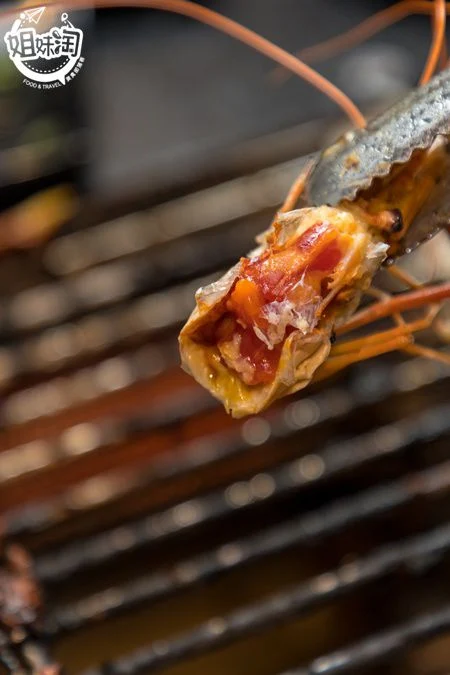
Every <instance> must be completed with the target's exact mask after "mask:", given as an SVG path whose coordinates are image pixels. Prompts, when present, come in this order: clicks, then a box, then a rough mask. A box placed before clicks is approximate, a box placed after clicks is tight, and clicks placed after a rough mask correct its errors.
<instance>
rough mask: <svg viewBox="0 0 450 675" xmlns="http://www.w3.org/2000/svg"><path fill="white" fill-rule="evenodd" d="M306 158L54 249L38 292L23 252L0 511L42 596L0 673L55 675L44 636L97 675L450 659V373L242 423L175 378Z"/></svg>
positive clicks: (7, 329) (418, 367)
mask: <svg viewBox="0 0 450 675" xmlns="http://www.w3.org/2000/svg"><path fill="white" fill-rule="evenodd" d="M306 145H307V144H306V141H305V151H307V150H309V149H310V148H308V147H306ZM298 165H299V163H298V161H296V160H288V161H284V162H282V163H279V164H277V165H274V166H271V167H269V168H261V170H260V171H259V172H256V173H255V174H254V175H253V176H250V177H241V178H236V179H235V180H231V181H228V182H227V183H226V184H222V185H218V186H216V187H212V188H208V189H205V190H201V191H197V192H196V193H195V194H191V195H187V196H184V197H177V198H176V199H174V200H173V201H169V202H167V203H165V204H157V205H154V206H152V207H151V208H149V209H147V210H143V211H139V212H136V213H133V212H131V213H129V214H127V215H126V216H123V215H122V216H121V217H120V218H119V217H117V218H115V219H114V220H113V221H111V222H108V223H103V222H102V223H94V222H93V223H92V224H91V225H90V226H86V227H84V228H83V229H82V230H79V231H76V232H73V233H70V234H64V233H63V234H62V235H61V236H59V237H57V238H56V239H54V240H53V241H52V242H50V243H49V244H48V245H46V246H44V247H42V249H41V250H39V251H38V252H37V253H36V255H37V256H38V257H39V260H40V263H41V267H40V272H39V274H36V278H32V279H31V280H30V278H29V277H27V281H26V282H25V280H24V279H22V277H21V270H20V267H21V265H22V262H23V261H21V262H20V265H19V266H18V267H14V265H17V260H16V259H15V257H14V256H11V261H10V262H11V265H12V268H13V270H15V271H14V273H13V274H12V277H13V282H14V283H13V286H14V284H15V286H14V288H13V293H12V295H11V298H10V299H9V300H8V303H7V305H6V309H5V312H4V314H3V318H2V323H1V326H0V328H1V331H2V332H1V339H2V350H1V353H0V365H3V366H4V367H3V368H1V369H0V371H1V375H0V377H1V385H2V387H3V392H4V405H3V408H2V412H1V414H2V421H3V427H4V428H3V430H2V432H1V434H0V482H1V490H2V494H1V498H0V499H1V510H2V517H3V523H4V531H5V533H6V536H7V537H9V539H10V540H13V541H18V542H20V543H23V544H25V545H26V546H27V547H28V548H29V549H30V550H31V552H32V555H33V560H34V567H35V573H36V577H37V579H38V581H39V583H40V584H42V586H43V588H44V589H45V591H46V603H45V612H44V615H43V618H42V619H41V620H40V621H38V622H34V620H33V621H29V622H28V623H27V625H26V626H25V632H22V633H20V635H18V634H16V633H14V631H11V630H10V627H9V626H4V625H3V624H2V625H0V653H1V660H2V664H3V666H4V669H5V670H6V671H8V672H11V673H15V675H18V674H19V672H20V673H22V672H23V671H27V670H28V671H32V672H41V670H40V669H42V667H43V666H44V665H45V667H47V668H52V667H53V666H52V665H51V664H52V663H53V661H52V659H51V658H50V656H49V655H48V653H47V651H46V648H45V645H47V643H48V644H50V645H51V647H52V649H53V650H54V652H55V654H56V655H57V657H58V660H61V661H62V662H64V663H65V665H67V668H68V671H69V672H73V673H76V672H79V673H83V674H84V675H88V674H89V675H99V674H100V673H101V674H102V675H103V674H106V673H110V674H112V675H120V674H128V675H134V674H135V673H138V672H157V671H159V670H162V669H170V672H173V673H176V674H178V675H184V674H185V673H186V674H189V675H190V673H191V672H192V673H194V672H195V673H197V672H198V671H199V668H198V664H199V663H200V670H205V672H209V671H211V670H212V671H213V672H222V670H223V672H225V670H226V671H227V672H230V671H236V672H244V670H245V672H246V673H255V675H256V674H257V675H276V674H279V673H283V674H284V675H294V673H295V674H297V675H307V674H308V675H313V674H314V675H316V674H317V675H319V673H330V674H331V673H345V672H353V671H358V672H376V673H383V675H384V674H385V673H386V672H388V673H389V674H391V673H400V672H401V673H405V672H406V673H412V674H413V675H416V674H417V675H425V673H432V672H439V671H440V670H442V669H444V670H445V668H446V666H447V665H448V659H447V660H445V659H444V660H443V661H442V659H441V660H440V661H439V658H438V656H436V654H437V653H438V652H439V650H438V649H437V648H436V650H435V651H436V654H435V652H434V651H433V645H434V644H435V642H434V641H433V638H436V637H437V636H439V635H442V636H443V637H442V639H443V640H444V641H445V650H447V652H448V645H449V644H450V643H449V642H448V637H446V634H447V633H448V632H449V628H450V624H449V617H450V610H449V608H448V604H447V603H448V600H449V597H450V588H449V586H448V573H447V570H448V560H449V553H450V525H449V523H448V522H447V521H448V518H447V514H448V507H449V504H450V462H449V457H448V439H449V437H450V405H449V403H448V400H447V398H448V397H447V391H448V382H449V377H450V371H449V369H448V368H446V367H444V366H443V365H439V364H435V363H431V362H426V361H423V360H421V359H412V360H409V361H404V360H403V359H400V358H398V357H396V356H393V357H392V358H391V357H389V358H387V357H385V358H383V359H379V360H377V361H374V362H373V363H367V364H362V365H360V366H358V367H355V368H353V369H352V370H351V371H349V373H348V374H346V375H344V377H341V378H340V379H338V380H336V381H334V382H332V383H325V384H324V385H322V386H321V387H316V388H315V389H314V390H312V393H309V392H307V393H306V394H303V395H299V396H297V397H295V398H292V399H288V400H283V401H281V402H280V403H279V404H278V405H277V406H276V407H274V408H273V409H272V410H270V411H268V412H267V413H266V414H264V415H261V416H258V417H256V418H252V419H249V420H246V421H232V420H230V419H229V418H228V417H226V415H225V414H224V413H223V412H222V411H221V409H220V408H219V407H218V405H217V404H216V403H215V402H214V401H212V399H211V398H210V397H209V396H208V395H206V394H205V392H203V391H202V390H201V389H200V388H199V387H197V386H196V385H195V384H194V383H193V382H192V381H191V379H190V378H188V377H187V376H185V375H183V374H182V373H181V372H180V371H179V369H178V367H177V352H176V331H177V328H178V327H179V325H180V323H181V322H182V321H183V319H184V318H185V316H186V315H187V313H188V311H189V310H190V307H191V304H192V294H193V291H194V289H195V288H196V287H197V286H198V285H201V284H202V283H205V282H206V281H207V279H209V278H210V275H211V273H213V272H214V270H216V269H223V268H224V267H225V266H226V265H227V264H228V263H229V262H230V261H232V260H233V259H234V258H235V257H236V256H237V255H239V254H240V253H242V252H243V251H245V250H246V249H248V248H249V247H250V245H251V240H252V237H253V236H254V234H256V233H257V232H258V230H260V229H262V228H263V227H264V226H265V224H266V222H267V218H268V214H269V213H270V211H271V210H273V208H274V206H275V205H276V204H277V203H278V202H279V200H280V198H281V196H282V195H283V193H284V192H285V189H286V187H287V185H288V184H289V182H290V181H291V179H292V176H293V175H294V174H295V173H296V171H297V170H298ZM268 187H270V190H269V189H268ZM244 218H245V226H244V221H243V219H244ZM181 223H183V228H184V229H181V225H180V224H181ZM85 251H89V255H87V254H86V255H84V252H85ZM42 269H44V270H45V274H44V275H43V274H42ZM200 275H208V276H200ZM31 277H33V275H31ZM36 298H40V303H39V307H38V310H39V311H38V310H36V309H34V310H33V311H27V308H29V309H30V308H32V307H33V306H34V305H33V299H34V301H35V300H36ZM237 580H238V581H239V580H240V581H239V583H237ZM253 580H255V582H254V583H255V585H254V586H253ZM236 584H237V587H236V588H235V585H236ZM247 586H248V588H247ZM218 588H222V589H224V591H223V592H224V596H223V597H221V598H219V600H218V601H217V602H215V601H214V598H216V600H217V589H218ZM383 589H384V590H383ZM199 598H203V599H205V598H206V599H208V603H207V606H206V607H203V609H201V610H198V611H197V609H196V607H195V605H196V602H197V603H198V602H199ZM381 598H382V600H381ZM209 599H211V602H210V603H209ZM167 608H168V609H167ZM328 611H332V612H335V614H334V615H333V616H334V619H333V621H332V622H331V623H330V622H327V619H326V612H328ZM315 621H316V623H314V622H315ZM311 622H313V624H314V628H313V629H312V628H311V625H313V624H311ZM160 624H161V625H160ZM308 626H309V627H308ZM321 626H322V627H321ZM324 626H325V628H324ZM291 630H292V631H293V632H292V633H291V632H289V631H291ZM22 631H23V627H22ZM102 631H105V632H104V633H103V636H105V635H106V638H105V637H103V638H102V637H101V636H102ZM274 631H275V632H276V634H277V636H278V637H277V640H278V642H277V641H275V642H271V638H270V636H271V635H272V634H275V633H274ZM277 631H278V632H277ZM280 631H287V632H286V633H283V632H281V633H280ZM325 633H326V635H325ZM280 635H281V636H284V637H281V638H280ZM317 635H321V636H322V637H321V638H320V639H318V638H317ZM286 636H291V638H288V637H286ZM105 640H106V643H105ZM269 643H270V644H271V645H275V649H273V648H272V651H273V652H274V653H272V652H270V653H269V651H270V650H269V649H266V645H267V644H269ZM421 643H427V645H431V647H430V649H431V650H432V653H433V654H434V656H433V657H430V656H427V657H426V658H425V657H423V659H422V661H421V662H420V663H422V664H423V662H425V663H426V668H425V670H424V669H423V667H422V665H420V664H419V665H417V663H418V662H417V663H416V660H415V658H414V657H413V656H411V654H412V652H411V647H414V650H413V651H414V653H415V652H416V651H417V650H418V649H419V646H420V644H421ZM278 644H280V648H279V650H278V647H277V645H278ZM239 645H241V646H242V650H243V651H236V650H239V649H240V647H239ZM246 645H251V646H250V647H248V651H247V652H246V649H247V648H246ZM219 648H221V649H220V650H219ZM255 649H256V650H259V651H261V653H262V654H263V657H262V659H259V660H256V661H254V662H253V660H252V659H253V656H252V657H251V658H250V657H249V655H248V654H249V653H250V654H253V652H254V650H255ZM230 650H231V651H230ZM252 650H253V651H252ZM277 650H278V651H277ZM230 654H231V655H232V656H230ZM233 654H234V656H233ZM224 655H225V656H224ZM242 655H243V656H242ZM194 657H196V659H194ZM214 658H216V659H218V660H216V661H214V660H209V661H208V659H214ZM222 659H225V663H227V664H231V665H230V666H229V667H228V666H227V667H226V669H225V670H224V669H223V668H222V667H220V665H219V664H220V663H222ZM233 659H234V660H233ZM424 659H425V661H424ZM427 659H428V660H427ZM266 661H267V663H266ZM205 663H206V664H207V665H206V666H204V664H205ZM96 664H98V665H96ZM305 664H307V665H305ZM378 664H379V666H378ZM289 668H291V670H289ZM292 668H293V669H292ZM377 668H379V669H377ZM386 668H387V669H388V670H386Z"/></svg>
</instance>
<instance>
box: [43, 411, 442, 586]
mask: <svg viewBox="0 0 450 675" xmlns="http://www.w3.org/2000/svg"><path fill="white" fill-rule="evenodd" d="M449 432H450V406H441V407H437V408H435V409H432V410H431V411H428V412H427V413H425V414H423V415H421V416H420V417H419V418H418V419H417V418H416V419H415V421H413V420H412V419H411V418H408V419H406V420H403V421H402V422H399V423H397V424H395V425H388V426H386V427H381V428H378V429H376V430H375V431H374V432H370V433H368V434H365V435H363V436H359V437H356V438H354V439H352V440H350V441H347V442H346V443H342V444H337V445H333V446H330V447H329V448H327V449H326V450H325V451H324V452H322V453H321V454H315V455H310V456H306V457H303V458H302V459H300V460H295V461H294V462H289V463H288V464H285V465H283V466H282V467H280V468H279V469H277V470H276V471H274V472H272V473H267V474H257V475H256V476H254V477H253V478H251V479H250V480H249V481H246V482H241V483H236V484H234V485H231V486H227V487H226V488H225V489H224V490H219V491H217V492H213V493H211V494H210V495H207V496H206V497H199V498H197V499H192V500H190V501H188V502H184V503H181V504H177V505H176V506H174V507H172V508H170V509H168V510H166V511H162V512H159V513H154V514H152V515H150V516H147V517H145V518H143V519H140V520H138V521H135V522H134V523H131V524H129V525H123V526H119V527H116V528H114V529H112V530H109V531H107V532H103V533H101V534H99V535H96V536H95V537H91V538H89V539H85V540H84V541H83V542H76V543H72V544H69V545H68V546H66V547H64V548H63V549H62V550H60V551H59V552H57V553H56V554H50V555H47V556H42V557H40V558H38V559H37V561H36V572H37V575H38V577H39V578H40V580H41V581H46V582H49V581H61V580H63V579H66V578H68V577H69V576H70V575H72V574H74V573H76V572H78V571H80V570H82V569H86V568H88V567H90V566H92V565H96V564H100V563H105V562H107V561H109V560H112V559H113V558H115V557H116V556H117V555H118V554H120V553H123V552H125V551H135V550H138V549H139V548H141V547H143V546H147V545H150V544H154V543H156V542H158V543H160V542H161V541H164V540H165V539H167V538H170V537H173V536H174V535H176V534H177V533H179V532H181V531H186V530H188V529H194V528H197V527H199V526H200V525H204V524H206V523H211V522H213V521H215V520H218V519H222V518H225V517H226V516H228V515H231V514H232V513H236V512H237V511H238V510H244V509H246V508H248V507H249V506H251V505H253V504H255V503H258V502H262V501H267V500H269V499H274V498H275V497H280V496H282V495H285V494H289V492H291V491H292V490H299V489H302V488H304V487H305V486H307V485H311V484H312V483H315V484H317V483H318V482H319V481H323V480H325V479H328V478H330V477H332V476H334V475H336V474H339V473H341V472H343V471H349V470H352V469H355V468H356V467H358V466H361V465H363V464H365V463H368V462H370V461H373V460H375V459H377V458H379V457H383V456H386V455H387V454H389V453H397V452H399V451H400V450H402V449H404V448H405V447H407V446H408V445H410V444H412V443H414V442H419V441H420V442H425V441H428V440H431V439H432V438H434V437H438V436H441V435H443V434H445V433H449ZM448 477H449V478H450V475H449V476H448ZM404 485H407V479H406V478H404V479H402V480H401V481H399V482H397V483H392V484H391V486H386V487H383V488H375V489H374V490H372V491H369V492H368V493H363V495H362V496H361V498H360V499H362V500H363V502H364V503H366V501H367V499H366V495H368V494H370V493H373V495H374V497H375V500H374V503H375V504H377V502H378V501H379V500H380V498H381V502H380V503H381V504H382V503H383V500H384V499H387V501H388V503H389V499H390V496H389V495H391V494H392V495H395V498H394V502H393V503H392V504H391V505H390V506H383V508H393V507H394V505H395V500H396V499H398V498H399V496H400V494H401V495H402V497H401V498H400V501H401V500H402V499H404V498H405V497H406V496H407V498H409V493H408V490H407V492H406V494H405V495H404V494H403V490H404ZM353 500H354V498H351V499H349V500H347V501H344V502H342V503H341V509H340V510H342V511H343V513H345V512H347V511H349V512H350V513H352V514H354V515H357V513H354V511H353V506H352V504H353ZM357 501H358V500H357ZM376 508H378V507H376ZM336 509H337V507H336V506H335V505H333V506H332V507H331V509H330V508H329V507H326V508H325V509H324V511H325V512H326V513H329V515H328V516H327V519H326V520H327V522H328V525H329V526H331V525H332V524H333V523H335V522H336V521H335V519H336V513H340V510H339V509H338V510H337V511H336ZM330 511H331V512H330ZM319 513H320V512H319ZM354 515H353V517H354ZM345 517H347V516H345ZM304 518H306V519H308V518H314V516H312V515H311V516H306V517H302V518H301V519H300V520H299V521H298V522H299V523H302V521H303V519H304ZM285 529H286V535H287V536H288V539H289V540H292V542H291V544H290V545H292V544H293V543H294V542H295V541H296V536H298V535H296V534H295V530H296V529H297V528H295V527H294V528H292V526H291V525H290V526H288V527H287V528H285ZM306 529H308V528H306ZM282 530H283V528H276V531H278V532H280V531H282ZM302 532H303V526H302V525H301V524H300V539H301V536H302ZM270 538H271V537H270V535H269V539H270ZM275 540H276V538H275Z"/></svg>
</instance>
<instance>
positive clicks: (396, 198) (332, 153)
mask: <svg viewBox="0 0 450 675" xmlns="http://www.w3.org/2000/svg"><path fill="white" fill-rule="evenodd" d="M449 83H450V75H449V73H448V71H445V72H444V73H443V74H441V75H439V76H437V77H436V78H435V79H434V80H432V81H431V82H430V83H429V84H428V85H427V87H426V88H422V89H421V90H417V91H415V92H413V93H412V94H411V95H410V96H409V98H408V99H407V100H406V101H403V102H402V103H401V104H399V105H397V106H395V107H394V108H393V109H392V110H391V111H390V112H388V113H385V114H384V115H383V116H381V117H380V118H379V119H377V120H374V121H373V122H372V123H371V124H369V126H368V127H367V128H365V129H362V130H358V131H357V132H351V133H350V134H347V135H346V136H344V137H343V138H342V139H341V140H340V141H338V142H337V143H336V144H335V145H334V146H332V147H331V148H328V149H327V150H325V151H324V152H323V153H322V155H321V156H320V157H319V158H318V159H316V160H315V163H314V166H313V167H312V169H310V171H309V172H308V169H307V170H306V171H305V172H304V174H303V175H302V180H301V182H300V188H299V186H298V185H297V187H296V190H295V194H296V196H297V195H298V193H299V192H300V191H301V190H303V188H304V190H305V193H306V195H307V196H308V199H309V202H310V203H313V204H314V203H317V204H321V203H323V202H328V203H329V204H332V205H329V206H323V205H322V206H309V207H306V208H302V209H297V210H292V211H288V212H284V213H280V214H279V215H278V217H277V218H276V219H275V221H274V223H273V224H272V226H271V227H270V229H269V230H268V231H267V232H266V233H265V234H264V235H262V237H261V238H260V246H259V248H257V249H256V250H255V251H253V252H252V253H251V254H250V255H249V256H248V257H246V258H242V259H241V261H240V262H239V263H238V264H237V265H236V266H235V267H234V268H233V269H232V270H230V271H229V272H228V273H227V274H226V275H225V276H224V277H222V279H220V280H219V281H217V282H215V283H213V284H211V285H210V286H208V287H206V288H202V289H200V290H199V291H198V293H197V296H196V302H197V306H196V309H195V310H194V312H193V313H192V315H191V317H190V318H189V320H188V322H187V323H186V325H185V326H184V328H183V330H182V331H181V334H180V348H181V356H182V361H183V365H184V367H185V368H186V369H187V370H189V371H190V372H191V373H192V374H193V375H194V377H195V378H196V379H197V380H198V381H199V382H200V383H201V384H203V385H204V386H205V387H207V388H208V389H209V390H210V391H211V392H212V393H213V394H214V395H215V396H216V397H217V398H219V399H220V400H221V401H222V402H223V403H224V405H225V407H226V409H227V410H229V411H230V412H231V413H232V414H233V415H234V416H236V417H240V416H243V415H247V414H251V413H256V412H259V411H260V410H262V409H264V408H265V407H267V406H268V405H269V404H270V403H271V402H272V401H274V400H275V399H277V398H279V397H281V396H284V395H287V394H290V393H293V392H295V391H298V390H299V389H302V388H304V387H305V386H306V385H307V384H308V383H309V382H311V380H312V379H314V377H315V376H317V375H319V376H320V374H321V373H324V372H326V370H327V366H328V370H330V371H333V367H332V363H328V364H327V360H328V358H329V356H330V352H331V348H332V342H333V338H334V336H335V333H336V331H338V330H339V328H340V327H342V326H345V324H346V322H347V321H348V320H349V318H350V317H351V316H352V314H353V313H354V312H355V310H356V308H357V307H358V304H359V302H360V299H361V295H362V294H363V292H364V291H366V290H367V289H369V287H370V285H371V282H372V279H373V276H374V274H375V273H376V272H377V270H378V269H379V268H380V266H381V264H382V263H383V262H384V261H385V260H386V259H387V258H388V257H389V258H391V259H392V258H393V257H394V256H397V255H399V254H400V253H402V252H403V251H404V250H405V249H406V248H407V249H408V250H409V249H410V248H411V246H410V244H409V243H407V242H408V241H412V238H414V241H415V242H418V241H419V240H420V238H421V236H422V234H421V232H422V231H423V232H426V235H427V236H429V235H430V233H431V232H434V231H435V230H437V229H438V228H439V227H442V226H443V225H446V224H448V223H449V222H450V201H449V195H450V189H449V187H450V186H449V185H448V180H449V176H450V172H449V159H448V153H447V140H446V134H447V133H448V132H449V126H450V123H449V121H450V87H449ZM447 87H449V91H448V92H447ZM436 92H438V93H437V94H436ZM424 106H426V109H427V110H428V114H429V116H430V117H429V119H428V122H425V121H424V120H423V119H421V117H420V112H421V111H423V109H424ZM416 121H417V122H420V123H416ZM408 123H409V126H408ZM400 127H401V129H402V130H403V133H402V135H401V136H399V134H398V133H396V131H398V129H399V128H400ZM393 130H394V133H393ZM391 138H392V139H394V140H393V141H392V142H391V143H390V142H389V139H391ZM374 144H375V147H374ZM291 202H292V200H291V199H288V201H287V204H288V205H289V206H290V204H291ZM412 225H414V227H412ZM398 333H399V335H398V336H397V338H398V337H401V342H402V339H403V338H404V337H405V334H404V335H403V336H401V335H400V334H401V331H398ZM387 337H389V336H387ZM408 339H409V336H408ZM365 344H366V346H367V345H368V344H370V340H369V341H368V342H366V343H365ZM402 344H403V343H402ZM350 345H352V343H350ZM354 346H355V347H356V350H357V351H358V350H359V351H361V347H363V345H362V344H358V341H356V345H354ZM338 349H339V350H340V351H338V352H337V353H335V354H336V356H335V358H337V359H338V362H339V359H340V360H341V361H343V365H345V362H346V359H345V358H344V359H342V356H343V355H344V356H345V354H346V353H347V355H348V354H349V353H351V351H352V348H351V346H350V349H346V348H345V347H344V349H343V346H342V345H340V347H339V348H338ZM380 349H381V350H382V349H383V347H381V348H380ZM380 349H379V351H380ZM378 353H379V352H378ZM331 361H332V360H331ZM323 364H324V366H325V368H324V367H323ZM330 366H331V368H330ZM321 367H322V369H321Z"/></svg>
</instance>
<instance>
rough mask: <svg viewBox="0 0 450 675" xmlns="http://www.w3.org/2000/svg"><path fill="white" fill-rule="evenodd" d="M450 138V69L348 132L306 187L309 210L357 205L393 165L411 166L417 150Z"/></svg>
mask: <svg viewBox="0 0 450 675" xmlns="http://www.w3.org/2000/svg"><path fill="white" fill-rule="evenodd" d="M449 133H450V70H449V69H446V70H443V71H442V72H440V73H439V74H438V75H436V76H435V77H433V78H432V79H431V80H430V81H429V82H428V83H427V84H426V85H424V86H423V87H420V88H417V89H414V90H412V91H411V92H410V93H409V94H408V95H407V96H406V97H405V98H403V99H402V100H401V101H399V102H398V103H397V104H395V105H394V106H392V107H391V108H390V109H389V110H387V111H386V112H384V113H382V114H381V115H379V116H378V117H376V118H374V119H373V120H372V121H370V122H369V124H368V125H367V127H366V128H364V129H357V130H354V131H349V132H347V133H346V134H344V135H343V136H342V137H341V138H340V139H339V140H338V141H337V142H336V143H335V144H334V145H332V146H330V147H329V148H327V149H326V150H324V151H323V152H322V154H321V156H320V157H319V159H318V162H317V164H316V165H315V167H314V169H313V170H312V172H311V174H310V177H309V180H308V185H307V201H308V204H310V205H317V206H318V205H320V204H328V205H330V206H336V205H337V204H338V203H339V202H341V201H342V200H343V199H346V200H349V201H351V200H353V199H354V198H355V197H356V195H357V193H358V192H359V191H360V190H365V189H367V188H369V187H370V186H371V184H372V182H373V180H374V179H375V178H379V177H383V176H386V175H387V174H388V173H389V172H390V171H391V169H392V167H393V165H394V164H403V163H404V162H407V161H408V160H409V159H410V158H411V155H412V153H413V152H414V151H415V150H419V149H421V150H426V149H428V148H430V147H431V145H432V144H433V142H434V141H435V139H436V138H437V137H438V136H439V135H443V136H447V135H448V134H449Z"/></svg>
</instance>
